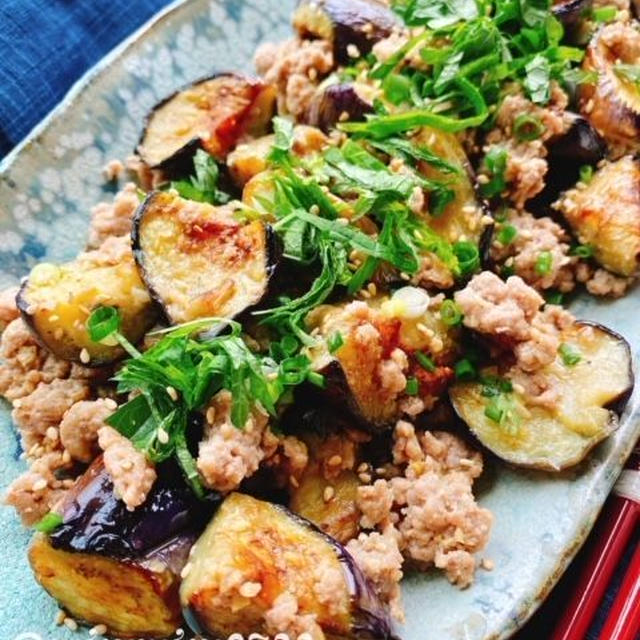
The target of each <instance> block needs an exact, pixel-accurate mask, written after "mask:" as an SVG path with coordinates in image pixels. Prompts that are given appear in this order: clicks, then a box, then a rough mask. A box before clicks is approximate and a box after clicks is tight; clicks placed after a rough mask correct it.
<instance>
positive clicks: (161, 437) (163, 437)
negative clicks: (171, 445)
mask: <svg viewBox="0 0 640 640" xmlns="http://www.w3.org/2000/svg"><path fill="white" fill-rule="evenodd" d="M158 441H159V442H160V444H167V442H169V434H168V433H167V432H166V431H165V430H164V429H163V428H162V427H160V428H159V429H158Z"/></svg>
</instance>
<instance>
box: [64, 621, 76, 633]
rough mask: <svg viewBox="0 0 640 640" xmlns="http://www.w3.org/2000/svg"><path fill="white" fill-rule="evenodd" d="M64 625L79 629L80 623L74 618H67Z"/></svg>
mask: <svg viewBox="0 0 640 640" xmlns="http://www.w3.org/2000/svg"><path fill="white" fill-rule="evenodd" d="M64 626H65V627H67V629H69V630H70V631H77V630H78V623H77V622H76V621H75V620H74V619H73V618H65V619H64Z"/></svg>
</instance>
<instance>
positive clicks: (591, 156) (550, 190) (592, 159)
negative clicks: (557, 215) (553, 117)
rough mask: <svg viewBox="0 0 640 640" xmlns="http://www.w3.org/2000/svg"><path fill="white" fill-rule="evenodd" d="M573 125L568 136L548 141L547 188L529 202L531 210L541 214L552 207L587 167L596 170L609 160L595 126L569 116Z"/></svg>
mask: <svg viewBox="0 0 640 640" xmlns="http://www.w3.org/2000/svg"><path fill="white" fill-rule="evenodd" d="M565 116H567V117H570V118H571V124H570V125H569V127H568V128H567V130H566V131H565V132H564V133H561V134H559V135H557V136H553V137H552V138H550V139H549V140H548V141H547V142H546V147H547V163H548V165H549V169H548V170H547V174H546V176H545V180H546V183H545V187H544V189H543V190H542V191H541V192H540V193H539V194H538V195H537V196H536V197H535V198H532V199H531V200H529V201H528V202H527V208H528V209H529V210H531V211H538V210H540V209H543V208H544V207H548V205H550V204H551V203H552V202H553V201H554V200H555V199H556V198H557V197H558V194H559V193H560V192H561V191H564V190H565V189H568V188H569V187H570V186H572V185H574V184H575V183H576V182H577V181H578V179H579V177H580V169H581V167H584V166H587V165H588V166H591V167H595V166H596V165H597V164H598V162H600V160H602V159H603V158H604V157H605V154H606V151H607V145H606V143H605V141H604V140H603V139H602V136H601V135H600V134H599V133H598V132H597V131H596V130H595V129H594V128H593V126H592V125H591V123H590V122H589V121H588V120H587V119H586V118H583V117H582V116H579V115H577V114H570V113H569V112H566V113H565Z"/></svg>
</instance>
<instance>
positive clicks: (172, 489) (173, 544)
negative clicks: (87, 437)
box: [29, 457, 216, 638]
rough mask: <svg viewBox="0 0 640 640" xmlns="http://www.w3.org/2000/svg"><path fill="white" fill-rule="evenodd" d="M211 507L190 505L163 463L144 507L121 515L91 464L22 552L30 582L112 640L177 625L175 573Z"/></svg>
mask: <svg viewBox="0 0 640 640" xmlns="http://www.w3.org/2000/svg"><path fill="white" fill-rule="evenodd" d="M215 506H216V501H215V500H211V501H209V502H200V501H198V500H197V499H196V498H195V497H194V495H193V494H192V492H191V491H190V489H189V488H187V487H186V485H185V484H184V482H183V481H182V480H181V478H180V472H179V471H178V470H177V469H176V468H174V467H173V466H172V463H165V464H164V465H161V466H159V467H158V480H157V481H156V484H155V485H154V487H153V489H152V490H151V493H150V494H149V496H148V499H147V501H146V502H145V503H144V505H142V506H140V507H139V508H138V509H136V510H135V511H128V510H127V508H126V507H125V505H124V503H123V502H122V501H121V500H119V499H117V498H116V497H115V495H114V492H113V483H112V481H111V478H110V477H109V475H108V473H107V472H106V470H105V468H104V464H103V461H102V457H99V458H97V459H96V460H95V461H94V462H93V463H92V465H91V466H90V467H89V469H87V471H86V472H85V474H84V475H83V476H82V478H80V480H79V481H78V482H77V483H76V485H75V486H74V487H73V488H72V489H71V490H70V491H69V493H68V494H67V496H66V498H65V501H64V503H63V504H62V506H61V515H62V518H63V523H62V524H61V525H60V526H59V527H58V528H57V529H56V530H55V531H54V532H53V533H52V534H51V535H50V536H49V537H46V536H44V535H37V536H36V538H35V539H34V541H33V543H32V545H31V548H30V550H29V561H30V563H31V567H32V569H33V572H34V574H35V577H36V580H37V581H38V582H39V583H40V584H41V585H42V586H43V587H44V588H45V590H46V591H48V592H49V594H50V595H51V596H52V597H53V598H55V599H56V600H57V601H58V602H59V603H60V605H61V606H62V607H63V608H64V609H65V610H66V611H68V612H69V613H70V614H71V615H72V616H73V617H74V618H76V619H77V620H78V621H84V622H86V623H87V624H89V625H91V626H94V625H99V624H104V625H105V626H106V627H107V630H108V633H109V634H113V635H114V636H117V637H120V638H140V637H145V638H156V637H166V636H168V635H170V634H172V633H173V632H174V631H175V630H176V628H177V627H179V626H181V622H182V616H181V608H180V603H179V598H178V585H179V582H180V572H181V570H182V568H183V567H184V565H185V563H186V561H187V556H188V553H189V550H190V548H191V546H192V545H193V543H194V542H195V540H196V538H197V535H198V533H199V532H200V531H202V529H203V528H204V526H205V524H206V522H207V520H208V518H209V517H210V515H211V513H212V512H213V510H214V508H215Z"/></svg>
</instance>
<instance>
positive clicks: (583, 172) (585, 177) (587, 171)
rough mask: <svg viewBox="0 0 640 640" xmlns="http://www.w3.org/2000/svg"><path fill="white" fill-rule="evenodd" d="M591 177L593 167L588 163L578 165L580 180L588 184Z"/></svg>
mask: <svg viewBox="0 0 640 640" xmlns="http://www.w3.org/2000/svg"><path fill="white" fill-rule="evenodd" d="M592 178H593V167H592V166H591V165H590V164H583V165H582V166H581V167H580V182H584V184H589V183H590V182H591V179H592Z"/></svg>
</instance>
